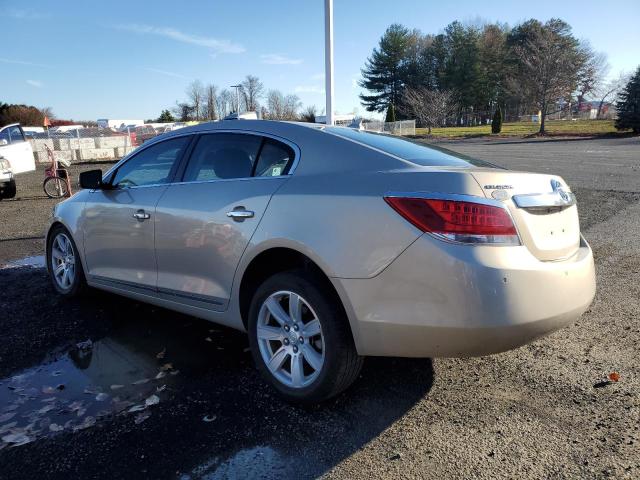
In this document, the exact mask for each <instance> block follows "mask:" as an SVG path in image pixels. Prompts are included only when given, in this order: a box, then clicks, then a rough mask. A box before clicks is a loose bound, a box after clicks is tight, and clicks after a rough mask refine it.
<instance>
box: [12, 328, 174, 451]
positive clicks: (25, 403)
mask: <svg viewBox="0 0 640 480" xmlns="http://www.w3.org/2000/svg"><path fill="white" fill-rule="evenodd" d="M89 344H90V342H87V344H86V345H84V346H82V345H81V347H82V348H75V349H73V350H72V351H71V352H69V353H68V354H66V355H64V356H63V357H62V358H60V359H59V360H57V361H54V362H52V363H49V364H47V365H43V366H38V367H35V368H32V369H29V370H26V371H24V372H22V373H20V374H19V375H15V376H13V377H11V378H8V379H5V380H4V381H3V382H2V383H1V384H0V405H2V407H1V408H0V435H1V436H2V440H3V442H5V443H11V444H23V443H28V442H29V441H33V440H35V439H37V438H39V437H43V436H49V435H55V434H57V433H59V432H62V431H65V430H66V431H69V430H71V431H77V430H81V429H84V428H88V427H91V426H93V425H94V424H95V423H96V422H97V421H98V420H99V419H100V418H102V417H107V416H110V415H117V414H121V413H135V412H142V411H145V410H147V409H148V408H149V407H150V406H152V405H149V404H155V403H157V402H158V401H159V399H160V398H161V397H162V396H163V393H164V392H166V391H167V390H168V389H170V388H171V387H172V384H173V382H174V377H175V376H176V375H177V374H178V373H179V372H178V370H176V369H174V368H173V365H172V364H169V363H166V364H164V365H160V366H158V364H157V363H156V362H154V361H152V360H151V359H150V358H148V357H146V356H144V355H139V354H135V352H132V351H131V350H128V349H127V348H126V347H124V346H123V345H121V344H119V343H118V342H117V341H115V340H113V339H110V338H106V339H104V340H100V341H98V342H96V343H94V344H91V345H89ZM154 360H155V359H154ZM153 395H155V396H156V397H157V399H156V398H155V397H153ZM145 402H146V403H145ZM142 418H143V416H140V417H139V418H137V420H138V421H140V420H141V419H142Z"/></svg>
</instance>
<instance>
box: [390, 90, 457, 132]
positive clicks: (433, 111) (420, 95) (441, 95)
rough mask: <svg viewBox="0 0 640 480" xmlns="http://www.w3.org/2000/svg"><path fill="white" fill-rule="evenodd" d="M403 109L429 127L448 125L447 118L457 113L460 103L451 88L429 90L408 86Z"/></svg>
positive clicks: (403, 98)
mask: <svg viewBox="0 0 640 480" xmlns="http://www.w3.org/2000/svg"><path fill="white" fill-rule="evenodd" d="M402 107H403V110H404V111H405V112H407V113H409V114H410V115H412V116H414V117H415V118H416V120H418V122H419V123H420V124H422V125H424V126H425V127H427V129H428V132H429V134H431V129H432V128H433V127H442V126H444V125H446V122H447V118H449V117H451V116H452V115H455V114H456V112H457V110H458V104H457V103H456V101H455V95H454V94H453V92H452V91H451V90H429V89H427V88H424V87H416V88H407V89H405V91H404V94H403V96H402Z"/></svg>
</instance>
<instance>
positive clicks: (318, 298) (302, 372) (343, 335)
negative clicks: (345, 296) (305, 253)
mask: <svg viewBox="0 0 640 480" xmlns="http://www.w3.org/2000/svg"><path fill="white" fill-rule="evenodd" d="M327 287H328V286H327V285H326V282H323V280H322V279H320V278H318V277H317V276H315V275H312V274H310V273H309V272H306V271H302V270H300V271H292V272H285V273H278V274H276V275H274V276H272V277H271V278H269V279H268V280H266V281H265V282H264V283H263V284H262V285H261V286H260V287H259V288H258V290H257V291H256V293H255V295H254V297H253V300H252V302H251V308H250V310H249V341H250V344H251V351H252V354H253V358H254V360H255V362H256V365H257V367H258V369H259V370H260V372H261V373H262V375H263V376H264V377H265V378H266V379H267V380H268V381H269V383H271V385H272V386H273V387H274V388H275V389H276V390H277V391H278V393H279V394H280V395H281V396H283V397H284V398H285V399H286V400H287V401H291V402H298V403H316V402H321V401H323V400H326V399H328V398H330V397H332V396H335V395H337V394H338V393H340V392H341V391H343V390H345V389H346V388H347V387H349V386H350V385H351V384H352V383H353V382H354V381H355V379H356V378H357V376H358V374H359V373H360V369H361V368H362V363H363V357H360V356H358V354H357V352H356V349H355V345H354V343H353V338H352V336H351V331H350V329H349V323H348V319H347V318H346V315H345V313H344V309H343V308H342V306H341V305H340V303H339V300H338V299H337V298H335V295H331V294H330V293H328V288H327Z"/></svg>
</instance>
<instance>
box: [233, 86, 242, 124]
mask: <svg viewBox="0 0 640 480" xmlns="http://www.w3.org/2000/svg"><path fill="white" fill-rule="evenodd" d="M241 86H242V85H231V88H235V89H236V114H237V115H238V118H240V90H239V89H240V87H241Z"/></svg>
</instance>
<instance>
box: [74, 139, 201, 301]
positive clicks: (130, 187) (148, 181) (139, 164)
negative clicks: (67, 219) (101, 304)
mask: <svg viewBox="0 0 640 480" xmlns="http://www.w3.org/2000/svg"><path fill="white" fill-rule="evenodd" d="M190 141H191V137H190V136H181V137H177V138H171V139H168V140H165V141H163V142H159V143H156V144H153V145H150V146H148V147H145V148H143V149H141V150H140V151H139V152H138V153H136V154H134V155H133V156H131V157H130V158H129V159H128V160H127V161H126V162H124V163H123V164H121V165H119V166H118V168H117V169H116V170H114V171H113V172H111V173H110V174H109V178H106V179H105V182H107V183H108V184H109V185H110V188H106V189H101V190H95V191H92V192H90V193H89V195H88V197H87V201H86V204H85V208H84V212H83V216H82V223H81V227H82V229H83V231H84V250H85V263H86V268H87V272H88V274H89V277H90V281H93V282H95V283H102V284H106V285H111V286H120V287H123V286H124V287H127V288H129V289H139V290H147V291H148V290H154V291H155V289H156V284H157V268H156V259H155V250H154V229H155V223H156V217H155V209H156V204H157V203H158V200H159V199H160V197H161V195H162V193H163V192H164V191H165V190H166V188H167V186H168V184H169V182H170V181H171V180H172V179H173V176H174V175H175V173H176V170H177V167H178V165H179V162H180V160H181V158H182V156H183V154H184V152H185V151H186V149H187V147H188V144H189V142H190Z"/></svg>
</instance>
